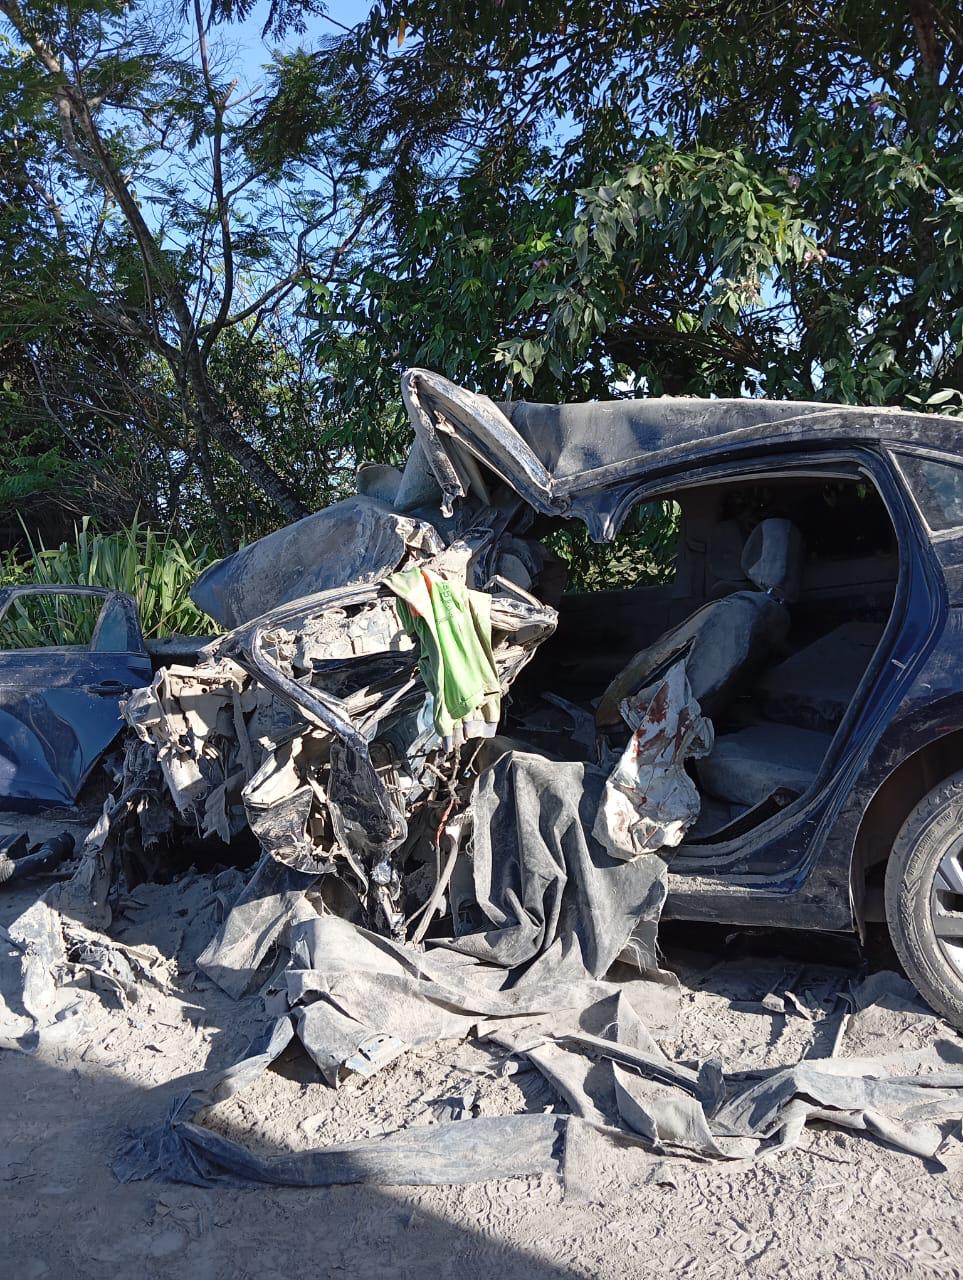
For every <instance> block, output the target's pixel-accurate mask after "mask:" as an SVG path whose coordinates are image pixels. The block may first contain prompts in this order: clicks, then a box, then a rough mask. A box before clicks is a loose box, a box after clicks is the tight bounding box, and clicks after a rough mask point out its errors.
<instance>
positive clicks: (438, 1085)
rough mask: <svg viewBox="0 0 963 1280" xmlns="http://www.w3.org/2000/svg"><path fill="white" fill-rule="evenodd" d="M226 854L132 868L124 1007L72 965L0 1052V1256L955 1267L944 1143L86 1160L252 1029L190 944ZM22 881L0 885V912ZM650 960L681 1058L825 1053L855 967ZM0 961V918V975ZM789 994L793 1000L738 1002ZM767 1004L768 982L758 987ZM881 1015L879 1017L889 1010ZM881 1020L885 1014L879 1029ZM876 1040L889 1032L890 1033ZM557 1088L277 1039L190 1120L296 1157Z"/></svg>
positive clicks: (956, 1238)
mask: <svg viewBox="0 0 963 1280" xmlns="http://www.w3.org/2000/svg"><path fill="white" fill-rule="evenodd" d="M234 876H236V873H234V872H227V873H222V875H221V877H220V878H218V877H216V876H214V875H192V876H190V877H187V878H184V879H182V880H180V881H179V882H177V883H175V884H173V885H170V886H160V885H146V886H141V888H139V889H137V890H136V891H135V892H134V893H133V894H130V895H127V896H126V897H125V898H124V899H123V900H122V902H121V904H120V906H121V910H120V912H119V913H118V915H117V918H116V920H115V925H114V927H113V929H112V936H114V937H115V938H117V939H118V940H119V941H120V942H122V943H124V944H125V945H126V946H128V947H130V948H133V949H134V950H133V953H132V955H133V957H134V958H135V959H136V960H137V962H138V965H140V966H142V976H141V978H140V980H139V981H138V984H137V989H136V992H135V993H134V994H135V995H136V999H133V1000H128V999H127V997H126V996H123V995H122V993H119V992H117V991H111V990H108V991H98V990H94V989H91V988H90V987H89V985H87V984H88V983H89V981H90V975H89V974H88V973H86V972H85V971H84V970H83V969H82V968H78V969H77V970H76V971H75V980H76V985H74V986H70V987H68V988H66V989H65V991H64V994H63V998H64V1013H63V1016H62V1019H61V1021H60V1023H59V1024H58V1027H57V1032H56V1034H54V1035H50V1036H48V1037H47V1038H46V1039H45V1042H44V1044H43V1047H42V1049H41V1051H40V1052H39V1053H38V1054H36V1055H34V1056H27V1055H25V1054H22V1053H19V1052H15V1051H5V1052H0V1085H2V1097H3V1099H4V1106H3V1108H2V1111H0V1183H2V1189H0V1229H2V1242H3V1254H4V1261H3V1265H2V1268H0V1271H2V1274H5V1275H9V1276H16V1277H17V1278H18V1280H34V1278H35V1277H44V1276H61V1275H76V1276H79V1277H88V1276H89V1277H97V1278H98V1280H100V1278H101V1277H103V1276H105V1275H106V1276H112V1275H124V1276H132V1277H140V1276H145V1277H151V1278H153V1277H158V1278H166V1277H175V1276H176V1277H178V1280H182V1278H183V1277H185V1276H190V1277H197V1278H198V1280H206V1278H208V1277H210V1280H228V1278H230V1280H240V1278H247V1277H250V1278H251V1280H292V1277H295V1276H298V1275H301V1274H308V1275H317V1276H332V1277H335V1276H345V1277H351V1278H352V1280H364V1278H366V1277H369V1276H370V1277H379V1278H380V1277H392V1278H393V1277H399V1278H400V1277H404V1278H406V1280H407V1278H410V1280H415V1278H416V1277H417V1278H418V1280H423V1278H424V1277H431V1278H432V1280H475V1278H476V1277H478V1278H481V1277H484V1278H485V1280H492V1278H494V1280H513V1278H514V1277H519V1278H521V1277H525V1278H526V1280H563V1278H565V1277H600V1278H607V1277H613V1278H614V1277H636V1276H639V1277H641V1276H657V1277H658V1276H673V1277H685V1276H698V1277H700V1280H702V1278H708V1277H727V1276H750V1277H775V1276H791V1277H793V1280H808V1278H809V1277H823V1276H826V1275H837V1276H840V1277H874V1278H877V1277H878V1278H882V1277H891V1276H892V1277H897V1276H959V1275H961V1274H963V1242H961V1239H963V1237H961V1226H963V1143H961V1142H959V1140H958V1131H959V1126H956V1130H957V1137H956V1138H954V1137H953V1135H952V1134H951V1135H950V1138H949V1152H948V1154H947V1155H946V1157H945V1160H944V1164H943V1165H937V1164H936V1163H935V1162H925V1161H922V1160H919V1159H917V1158H915V1157H913V1156H910V1155H906V1154H903V1153H900V1152H897V1151H894V1150H892V1149H890V1148H888V1147H886V1146H885V1145H883V1144H882V1143H880V1142H877V1141H875V1140H873V1139H872V1138H868V1137H865V1136H862V1135H856V1134H850V1133H847V1132H843V1131H840V1130H835V1129H827V1128H822V1129H812V1130H809V1131H807V1133H806V1135H805V1136H804V1139H803V1144H802V1146H801V1147H799V1148H797V1149H796V1150H795V1151H788V1152H784V1153H781V1154H779V1155H777V1156H775V1157H773V1158H772V1159H770V1160H764V1161H762V1162H759V1163H757V1164H755V1165H752V1166H743V1165H738V1166H735V1165H718V1166H717V1165H711V1166H710V1165H705V1164H702V1165H699V1164H695V1163H691V1162H687V1161H685V1160H681V1159H680V1160H679V1161H678V1162H677V1165H676V1166H674V1167H675V1174H674V1185H671V1184H670V1185H651V1184H647V1185H639V1183H638V1182H633V1180H632V1178H631V1173H630V1171H629V1172H627V1171H626V1168H625V1166H624V1164H620V1165H619V1167H618V1168H616V1167H615V1166H614V1165H613V1167H612V1168H602V1169H600V1170H598V1171H597V1176H596V1178H595V1180H594V1182H592V1183H591V1185H587V1186H586V1187H585V1189H584V1191H583V1193H582V1194H580V1195H572V1194H570V1195H569V1196H567V1197H563V1189H562V1186H561V1184H560V1182H559V1181H557V1180H556V1179H555V1178H551V1177H542V1178H527V1179H516V1180H512V1181H505V1182H492V1183H484V1184H479V1185H466V1186H459V1187H451V1188H405V1187H394V1188H382V1189H371V1188H366V1187H341V1188H333V1189H329V1190H296V1189H255V1190H240V1191H239V1190H220V1189H219V1190H198V1189H195V1188H191V1187H185V1186H171V1185H166V1184H161V1183H136V1184H130V1185H126V1186H124V1185H119V1184H118V1183H117V1182H116V1181H115V1179H114V1177H113V1175H112V1173H111V1171H110V1168H109V1162H110V1160H111V1158H112V1157H113V1156H114V1155H115V1154H116V1153H117V1151H118V1148H119V1147H120V1144H121V1143H122V1142H123V1140H124V1136H125V1134H126V1133H127V1132H128V1131H129V1130H130V1129H131V1128H132V1127H137V1126H143V1125H145V1124H149V1123H151V1122H152V1121H156V1120H157V1119H159V1118H160V1117H161V1116H162V1114H163V1112H164V1110H165V1108H166V1104H167V1100H168V1099H169V1098H170V1097H171V1096H172V1094H174V1093H181V1092H183V1091H184V1086H185V1076H187V1077H188V1078H189V1079H192V1078H193V1073H196V1072H198V1071H200V1070H201V1069H202V1068H204V1067H211V1066H222V1065H226V1064H228V1063H229V1062H231V1061H232V1060H233V1059H234V1058H235V1057H236V1056H237V1054H238V1051H239V1050H240V1049H241V1048H242V1047H243V1046H244V1045H245V1044H246V1043H247V1042H248V1040H249V1039H250V1038H251V1036H252V1034H253V1032H254V1030H255V1028H256V1027H257V1026H258V1025H259V1024H261V1023H262V1022H263V1019H264V1009H263V1005H262V1004H261V1003H260V1001H259V1000H250V1001H247V1002H245V1003H243V1004H240V1005H239V1004H235V1003H234V1002H232V1001H231V1000H230V999H229V998H228V997H227V996H225V995H224V994H223V993H222V992H220V991H219V990H218V989H217V988H216V987H215V986H213V985H212V984H211V983H210V982H208V981H207V980H206V979H204V978H203V977H201V976H200V975H199V974H198V973H197V972H196V971H195V970H194V968H193V965H192V961H193V958H194V957H195V956H196V954H197V952H198V951H199V950H200V949H201V947H203V945H204V943H205V942H206V941H207V938H208V937H209V934H210V929H211V927H212V923H213V922H214V921H215V920H216V918H217V916H218V914H219V912H220V911H222V910H223V904H224V901H225V900H227V898H228V896H229V892H230V890H231V888H232V877H234ZM35 892H36V890H35V889H32V890H31V889H30V888H25V889H20V890H17V891H11V890H8V891H6V892H4V893H3V894H2V896H0V925H4V924H7V923H9V921H10V920H11V919H12V918H13V917H14V916H15V915H16V914H17V913H18V912H19V911H20V910H22V909H23V907H24V906H25V905H26V903H27V902H29V901H30V899H31V896H32V894H34V893H35ZM664 942H665V953H666V957H665V958H666V965H667V967H669V968H671V969H674V970H675V971H676V972H677V973H678V975H679V977H680V979H681V981H682V993H681V1001H680V1008H679V1016H678V1021H677V1025H676V1026H675V1027H674V1028H673V1029H666V1030H665V1031H664V1033H663V1034H661V1035H660V1040H661V1043H662V1044H663V1047H664V1048H665V1049H666V1050H667V1051H669V1052H670V1053H672V1054H675V1055H678V1056H681V1057H694V1056H696V1055H698V1056H699V1057H706V1056H708V1055H710V1054H713V1053H714V1054H717V1055H718V1056H719V1057H721V1058H722V1060H723V1062H724V1064H725V1066H726V1067H727V1068H730V1069H735V1068H739V1067H748V1066H765V1065H774V1064H777V1063H790V1062H794V1061H796V1060H798V1059H799V1058H800V1057H801V1056H805V1055H806V1054H809V1055H816V1054H820V1053H825V1052H828V1051H829V1045H830V1044H831V1043H832V1042H833V1041H834V1039H836V1038H837V1037H838V1035H839V1029H840V1018H841V1014H840V1012H839V1009H840V1005H839V1002H838V1000H837V999H836V993H837V992H839V991H841V990H845V988H846V986H847V984H848V982H849V981H850V980H852V979H853V978H854V976H856V975H857V973H859V972H864V971H865V966H863V969H862V970H861V969H860V965H861V961H860V960H859V957H858V956H857V955H856V953H855V950H852V949H848V948H846V947H844V946H841V945H837V944H836V943H834V942H832V941H831V940H827V939H824V938H818V937H812V938H809V939H805V940H801V941H800V940H799V939H788V938H787V939H784V940H780V939H776V940H775V941H774V940H773V938H772V937H771V936H770V937H762V938H758V937H757V938H746V937H745V936H737V937H735V938H730V939H729V940H728V942H726V940H725V937H724V935H723V933H722V932H721V931H720V930H718V929H712V930H706V929H695V928H688V927H686V928H683V927H680V926H674V927H672V928H670V929H668V930H666V931H665V934H664ZM12 962H13V956H12V953H11V951H10V947H9V944H8V943H6V942H4V941H3V940H2V934H0V977H2V975H3V973H4V966H8V967H9V966H10V965H11V964H12ZM787 990H791V991H792V992H794V993H795V995H796V996H797V997H798V998H799V1001H800V1006H801V1011H800V1012H797V1011H795V1010H793V1011H792V1012H790V1013H787V1014H783V1013H780V1012H778V1010H777V1009H776V1008H775V1007H773V1008H767V1007H766V1006H765V1005H763V1004H762V1003H761V1001H762V1000H763V998H764V997H766V996H767V995H770V996H771V995H775V996H777V997H778V996H781V995H782V993H783V992H785V991H787ZM768 1003H769V1004H770V1005H774V1004H775V1002H774V1001H773V1000H772V999H770V1000H769V1002H768ZM894 1017H896V1021H895V1022H894V1020H893V1019H894ZM894 1027H895V1028H896V1030H895V1032H894ZM861 1034H862V1035H863V1036H864V1037H868V1040H869V1043H854V1044H851V1045H847V1044H845V1043H843V1044H842V1046H841V1052H843V1053H852V1054H856V1053H862V1052H865V1051H867V1050H869V1051H872V1052H881V1051H887V1050H889V1049H896V1048H899V1049H904V1050H912V1049H913V1048H916V1047H922V1046H923V1045H925V1044H926V1042H927V1041H928V1040H929V1039H930V1038H931V1037H933V1036H934V1035H940V1036H947V1035H950V1034H951V1033H950V1032H949V1031H948V1029H947V1028H946V1026H945V1024H943V1023H941V1022H940V1021H939V1020H938V1019H937V1018H935V1017H934V1016H932V1015H929V1014H926V1013H920V1012H915V1013H912V1014H906V1015H905V1016H903V1015H899V1016H896V1015H891V1016H888V1017H887V1019H886V1020H885V1021H884V1022H881V1023H880V1026H879V1028H878V1035H876V1034H875V1033H874V1028H873V1026H872V1025H871V1024H869V1025H868V1026H867V1025H864V1027H863V1031H862V1033H861ZM894 1038H895V1040H896V1041H898V1043H894ZM555 1106H558V1107H559V1109H561V1103H559V1102H558V1100H557V1099H556V1098H555V1097H554V1096H553V1094H552V1092H551V1090H550V1088H549V1087H548V1085H547V1084H546V1083H545V1082H544V1081H543V1080H542V1078H541V1077H540V1076H539V1075H538V1074H537V1073H535V1072H532V1071H530V1070H527V1069H526V1064H525V1063H524V1062H523V1061H521V1060H518V1059H511V1058H510V1057H507V1056H506V1055H505V1054H504V1053H503V1052H501V1051H497V1052H496V1051H494V1050H490V1049H487V1048H485V1047H484V1046H480V1045H476V1044H470V1043H466V1042H461V1043H450V1044H443V1045H441V1046H436V1047H434V1048H432V1049H431V1050H426V1051H421V1052H416V1053H411V1054H409V1055H407V1056H406V1057H405V1058H403V1059H401V1060H398V1061H396V1062H395V1063H393V1064H391V1065H390V1066H389V1067H388V1068H386V1069H385V1070H384V1071H382V1072H381V1073H379V1074H378V1075H376V1076H375V1077H373V1078H372V1079H370V1080H367V1081H364V1080H360V1079H354V1080H351V1081H349V1082H347V1083H346V1084H345V1085H343V1086H342V1088H341V1089H339V1090H337V1091H335V1090H332V1089H330V1088H328V1087H327V1086H326V1085H325V1084H324V1083H322V1082H321V1081H320V1080H319V1078H318V1076H317V1073H316V1071H315V1070H314V1069H313V1068H312V1067H311V1065H310V1063H308V1061H307V1060H306V1059H305V1058H304V1057H303V1056H302V1055H300V1054H299V1053H297V1052H293V1051H292V1052H290V1053H288V1054H287V1055H286V1056H285V1058H284V1059H283V1060H282V1061H281V1062H280V1063H279V1064H278V1065H277V1066H276V1067H275V1068H274V1069H272V1070H271V1071H269V1072H268V1073H267V1074H266V1076H265V1077H263V1078H262V1081H261V1082H259V1084H258V1085H257V1086H256V1087H255V1088H254V1089H252V1090H251V1091H250V1092H248V1093H246V1094H244V1095H241V1096H239V1097H237V1098H235V1099H233V1100H232V1101H230V1102H228V1103H225V1104H221V1105H220V1106H219V1107H218V1108H216V1109H215V1111H214V1113H213V1114H212V1115H211V1116H210V1118H209V1121H208V1123H209V1124H211V1125H212V1127H214V1128H217V1129H219V1130H220V1131H221V1132H224V1133H226V1134H230V1135H231V1136H233V1137H236V1138H240V1139H242V1140H243V1141H244V1142H246V1143H247V1144H249V1145H250V1146H252V1147H254V1148H256V1149H258V1150H272V1151H279V1150H281V1151H283V1150H299V1149H305V1148H307V1147H311V1146H316V1145H321V1144H324V1143H329V1142H332V1141H335V1140H338V1139H341V1138H355V1137H362V1136H366V1135H373V1134H377V1133H379V1132H384V1131H387V1130H389V1129H391V1128H394V1127H396V1126H397V1125H398V1123H399V1121H404V1122H406V1123H412V1124H421V1123H432V1122H434V1121H435V1120H437V1119H439V1118H450V1117H451V1116H452V1115H453V1114H454V1115H457V1111H458V1110H459V1109H467V1110H470V1111H472V1112H473V1113H474V1114H476V1115H477V1114H482V1115H484V1114H498V1113H499V1112H504V1111H514V1110H518V1109H527V1110H531V1111H541V1110H544V1109H552V1108H554V1107H555Z"/></svg>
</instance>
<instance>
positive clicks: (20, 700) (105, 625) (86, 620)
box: [0, 586, 152, 812]
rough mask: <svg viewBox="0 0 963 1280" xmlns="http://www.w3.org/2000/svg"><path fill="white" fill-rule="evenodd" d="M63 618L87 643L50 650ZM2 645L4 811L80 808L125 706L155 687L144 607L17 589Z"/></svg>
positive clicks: (3, 611) (102, 596)
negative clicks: (49, 629) (49, 628)
mask: <svg viewBox="0 0 963 1280" xmlns="http://www.w3.org/2000/svg"><path fill="white" fill-rule="evenodd" d="M58 618H62V619H63V620H64V621H65V623H66V625H67V626H68V627H69V629H70V633H71V634H70V638H71V639H74V640H77V641H78V643H73V644H66V645H64V644H44V643H43V638H44V634H45V632H44V624H45V623H46V624H49V623H50V622H51V620H54V621H56V620H57V619H58ZM34 642H36V643H34ZM0 646H3V647H0V808H7V809H18V810H22V811H28V812H29V811H36V810H39V809H44V808H49V807H51V806H55V805H71V804H73V803H74V801H75V800H76V799H77V796H78V794H79V793H80V790H81V788H82V787H83V785H84V783H85V782H86V781H87V778H88V777H89V776H90V773H91V771H92V770H93V768H94V766H95V765H96V764H97V761H98V760H99V759H100V758H101V756H102V755H103V754H104V752H105V751H106V750H107V748H108V747H109V746H110V745H111V743H112V742H113V740H114V738H116V736H117V734H118V732H119V731H120V729H121V726H122V723H123V722H122V719H121V714H120V701H121V699H122V698H126V697H127V695H128V694H129V693H130V691H131V689H134V688H139V687H140V686H142V685H146V684H149V683H150V680H151V674H152V673H151V662H150V658H149V657H148V655H147V652H146V650H145V648H144V638H143V634H142V632H141V626H140V621H139V618H138V615H137V606H136V604H135V603H134V600H133V598H132V597H131V596H129V595H127V594H126V593H125V592H121V591H110V590H108V589H106V588H102V587H69V586H23V587H8V588H5V589H3V590H0Z"/></svg>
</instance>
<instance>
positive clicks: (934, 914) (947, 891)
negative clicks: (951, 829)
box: [930, 835, 963, 980]
mask: <svg viewBox="0 0 963 1280" xmlns="http://www.w3.org/2000/svg"><path fill="white" fill-rule="evenodd" d="M930 920H931V922H932V925H933V932H934V934H935V935H936V941H937V944H938V946H939V948H940V951H942V953H943V956H944V958H945V959H946V961H947V962H948V963H949V964H950V965H951V967H952V968H953V970H954V971H955V972H956V974H957V976H958V977H959V978H960V979H961V980H963V835H961V836H960V837H959V838H958V839H956V840H954V842H953V843H952V844H951V845H950V847H949V848H948V849H947V851H946V852H945V853H944V854H943V857H942V858H941V859H940V862H939V865H938V866H937V868H936V873H935V875H934V876H933V884H932V886H931V888H930Z"/></svg>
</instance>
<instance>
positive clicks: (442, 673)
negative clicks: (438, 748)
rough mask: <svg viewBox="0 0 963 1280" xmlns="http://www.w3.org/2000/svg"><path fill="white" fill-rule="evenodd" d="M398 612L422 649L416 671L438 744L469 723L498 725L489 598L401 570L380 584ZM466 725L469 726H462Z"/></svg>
mask: <svg viewBox="0 0 963 1280" xmlns="http://www.w3.org/2000/svg"><path fill="white" fill-rule="evenodd" d="M385 582H386V585H387V586H388V587H389V588H390V589H391V590H392V591H393V592H394V593H395V595H397V596H398V597H399V605H398V612H399V614H400V616H401V621H402V623H403V624H404V626H405V629H406V630H407V631H408V634H409V635H412V636H414V637H415V638H416V639H417V640H418V643H419V645H420V647H421V659H420V662H419V668H420V670H421V675H422V679H423V680H424V682H425V684H426V685H427V686H428V688H429V689H430V690H431V693H432V696H433V698H434V702H435V728H436V729H437V730H438V733H439V734H440V735H441V737H442V738H446V739H447V738H451V737H452V736H453V734H454V733H455V731H456V729H457V728H459V727H461V728H466V727H467V728H468V732H469V736H471V725H472V724H473V722H476V721H481V722H484V723H486V724H489V725H493V724H495V723H497V721H498V716H499V712H500V707H501V686H500V684H499V680H498V674H497V672H496V671H495V661H494V658H493V657H492V623H491V597H490V596H487V595H486V594H485V593H484V592H483V591H469V589H468V588H467V587H465V586H464V585H463V584H462V583H460V582H449V581H447V580H446V579H444V578H440V577H438V575H437V574H434V573H432V572H431V571H430V570H427V569H420V568H417V567H416V568H412V569H404V570H402V572H400V573H394V574H392V575H391V577H390V578H387V579H386V580H385ZM466 722H468V724H467V726H466Z"/></svg>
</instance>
